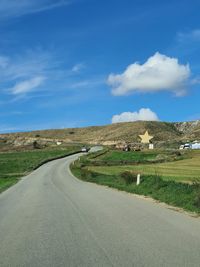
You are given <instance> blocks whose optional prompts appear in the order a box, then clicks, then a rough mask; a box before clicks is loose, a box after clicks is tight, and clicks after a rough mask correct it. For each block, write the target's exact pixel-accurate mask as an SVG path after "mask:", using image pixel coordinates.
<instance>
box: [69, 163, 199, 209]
mask: <svg viewBox="0 0 200 267" xmlns="http://www.w3.org/2000/svg"><path fill="white" fill-rule="evenodd" d="M90 167H91V166H87V165H85V162H84V158H83V159H81V161H76V162H75V163H74V164H72V165H71V171H72V173H73V174H74V175H75V176H76V177H78V178H80V179H82V180H84V181H88V182H93V183H97V184H101V185H106V186H109V187H113V188H116V189H119V190H123V191H126V192H129V193H135V194H140V195H145V196H150V197H152V198H154V199H156V200H159V201H161V202H165V203H167V204H170V205H172V206H176V207H180V208H183V209H185V210H187V211H192V212H196V213H198V214H200V185H199V183H193V184H186V183H179V182H175V181H165V180H163V179H162V177H160V176H159V175H155V174H154V175H147V174H145V175H142V179H141V184H140V185H139V186H137V185H136V173H135V174H134V173H133V172H128V179H127V175H124V173H115V174H113V173H109V174H104V173H100V172H95V171H94V170H95V169H94V170H91V169H90ZM95 168H96V167H95Z"/></svg>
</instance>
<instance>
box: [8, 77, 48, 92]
mask: <svg viewBox="0 0 200 267" xmlns="http://www.w3.org/2000/svg"><path fill="white" fill-rule="evenodd" d="M44 80H45V77H42V76H38V77H34V78H31V79H29V80H26V81H22V82H19V83H17V84H16V85H15V86H13V87H12V88H10V89H9V91H10V92H11V94H13V95H20V94H26V93H28V92H31V91H32V90H33V89H35V88H37V87H39V86H40V85H42V84H43V82H44Z"/></svg>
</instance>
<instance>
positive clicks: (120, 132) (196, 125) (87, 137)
mask: <svg viewBox="0 0 200 267" xmlns="http://www.w3.org/2000/svg"><path fill="white" fill-rule="evenodd" d="M146 130H148V131H149V133H150V135H153V136H154V139H153V142H154V143H155V144H157V145H159V146H160V145H161V146H163V145H165V146H173V145H174V144H175V145H176V146H177V145H179V144H180V143H184V142H188V141H194V140H199V141H200V121H199V120H198V121H192V122H177V123H167V122H151V121H136V122H126V123H116V124H111V125H106V126H93V127H85V128H67V129H56V130H42V131H32V132H25V133H24V132H23V133H12V134H1V135H0V149H1V148H3V147H5V146H10V147H12V146H14V147H19V146H28V145H31V144H33V143H34V142H35V141H37V142H38V143H39V144H41V145H46V146H47V145H53V144H54V145H56V144H57V145H58V144H60V143H62V144H67V143H74V142H78V143H88V144H103V145H116V144H119V143H127V142H128V143H138V142H140V139H139V137H138V135H139V134H143V133H144V132H145V131H146Z"/></svg>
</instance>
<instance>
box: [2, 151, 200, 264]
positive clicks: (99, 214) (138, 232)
mask: <svg viewBox="0 0 200 267" xmlns="http://www.w3.org/2000/svg"><path fill="white" fill-rule="evenodd" d="M76 157H77V155H76V156H70V157H68V158H65V159H61V160H56V161H53V162H50V163H47V164H46V165H44V166H42V167H40V168H39V169H37V170H36V171H34V172H33V173H32V174H30V175H28V176H27V177H25V178H23V179H22V180H21V181H20V182H19V183H18V184H17V185H15V186H13V187H12V188H10V189H9V190H7V191H6V192H4V193H2V194H1V195H0V266H1V267H4V266H6V267H7V266H9V267H12V266H18V267H23V266H28V267H32V266H41V267H46V266H48V267H51V266H53V267H54V266H55V267H57V266H67V267H71V266H73V267H75V266H81V267H84V266H87V267H90V266H91V267H95V266H103V267H104V266H105V267H106V266H120V267H126V266H139V267H140V266H141V267H142V266H148V267H150V266H152V267H156V266H170V267H172V266H175V267H178V266H181V267H184V266H188V267H192V266H198V267H199V266H200V219H196V218H192V217H190V216H188V215H186V214H183V213H179V212H176V211H173V210H170V209H168V208H166V207H164V206H163V205H161V204H156V203H153V202H152V201H149V200H145V199H142V198H139V197H135V196H133V195H131V194H127V193H124V192H118V191H116V190H112V189H109V188H106V187H102V186H98V185H95V184H90V183H85V182H82V181H79V180H78V179H76V178H74V177H73V176H72V175H71V174H70V171H69V169H68V166H69V163H70V162H71V161H72V160H74V159H75V158H76Z"/></svg>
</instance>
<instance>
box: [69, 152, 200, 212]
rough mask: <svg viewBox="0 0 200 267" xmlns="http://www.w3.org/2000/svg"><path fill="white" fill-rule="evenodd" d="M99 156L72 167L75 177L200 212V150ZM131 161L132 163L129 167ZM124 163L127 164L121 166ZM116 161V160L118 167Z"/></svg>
mask: <svg viewBox="0 0 200 267" xmlns="http://www.w3.org/2000/svg"><path fill="white" fill-rule="evenodd" d="M98 153H99V154H96V153H94V154H91V155H88V156H83V157H81V158H80V160H78V161H76V162H75V163H74V164H72V165H71V170H72V172H73V173H74V175H75V176H77V177H79V178H80V179H82V180H84V181H88V182H94V183H97V184H102V185H106V186H109V187H114V188H117V189H119V190H123V191H127V192H130V193H135V194H140V195H145V196H149V197H152V198H154V199H156V200H159V201H162V202H165V203H167V204H170V205H173V206H176V207H181V208H183V209H185V210H188V211H193V212H196V213H200V152H199V151H187V152H183V154H182V153H180V152H179V151H171V152H170V151H166V153H165V152H164V151H153V152H150V151H147V152H145V151H143V152H142V151H140V152H139V153H138V152H122V151H108V150H107V151H106V150H104V151H102V152H101V153H100V152H98ZM161 158H162V160H163V159H164V160H163V161H162V163H156V159H157V160H158V162H160V159H161ZM130 159H131V164H129V165H128V164H126V163H127V160H130ZM121 160H123V161H124V164H121V165H120V164H119V161H121ZM109 161H111V162H109ZM113 161H116V164H115V165H113ZM148 161H151V163H150V162H148ZM105 162H107V163H106V165H105V164H104V163H105ZM95 164H96V165H95ZM138 173H140V174H141V183H140V185H138V186H137V185H136V180H137V174H138Z"/></svg>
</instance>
